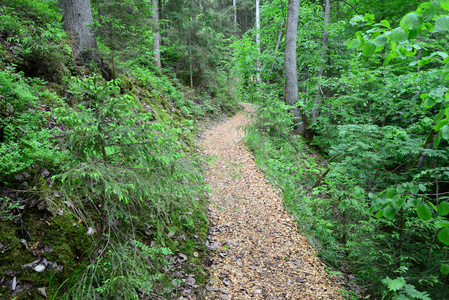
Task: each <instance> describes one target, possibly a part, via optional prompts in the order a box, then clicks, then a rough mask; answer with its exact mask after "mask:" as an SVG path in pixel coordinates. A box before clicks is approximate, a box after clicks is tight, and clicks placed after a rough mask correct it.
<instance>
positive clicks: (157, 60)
mask: <svg viewBox="0 0 449 300" xmlns="http://www.w3.org/2000/svg"><path fill="white" fill-rule="evenodd" d="M151 5H152V6H153V7H152V11H153V14H152V20H153V56H154V64H155V65H156V67H159V68H160V67H161V49H160V34H159V9H158V6H157V0H151Z"/></svg>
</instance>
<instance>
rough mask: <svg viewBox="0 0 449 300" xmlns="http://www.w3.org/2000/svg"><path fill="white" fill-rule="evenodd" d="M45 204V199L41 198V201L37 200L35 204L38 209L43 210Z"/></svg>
mask: <svg viewBox="0 0 449 300" xmlns="http://www.w3.org/2000/svg"><path fill="white" fill-rule="evenodd" d="M46 206H47V201H46V200H43V201H41V202H39V203H38V204H37V209H38V210H44V209H45V207H46Z"/></svg>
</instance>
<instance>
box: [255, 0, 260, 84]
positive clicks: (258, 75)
mask: <svg viewBox="0 0 449 300" xmlns="http://www.w3.org/2000/svg"><path fill="white" fill-rule="evenodd" d="M256 45H257V64H256V69H257V75H256V77H257V84H258V85H260V83H261V80H260V0H256Z"/></svg>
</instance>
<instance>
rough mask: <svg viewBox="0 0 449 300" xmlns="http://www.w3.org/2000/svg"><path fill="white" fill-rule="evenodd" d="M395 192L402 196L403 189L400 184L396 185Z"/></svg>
mask: <svg viewBox="0 0 449 300" xmlns="http://www.w3.org/2000/svg"><path fill="white" fill-rule="evenodd" d="M396 192H398V194H402V193H403V192H405V188H404V187H403V186H402V184H398V186H397V187H396Z"/></svg>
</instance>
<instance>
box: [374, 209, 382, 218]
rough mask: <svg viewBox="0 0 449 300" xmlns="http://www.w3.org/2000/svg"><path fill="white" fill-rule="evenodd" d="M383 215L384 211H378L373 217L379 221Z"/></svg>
mask: <svg viewBox="0 0 449 300" xmlns="http://www.w3.org/2000/svg"><path fill="white" fill-rule="evenodd" d="M383 215H384V210H383V209H381V210H379V211H378V212H377V213H376V214H375V215H374V217H375V218H376V219H380V218H382V217H383Z"/></svg>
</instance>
